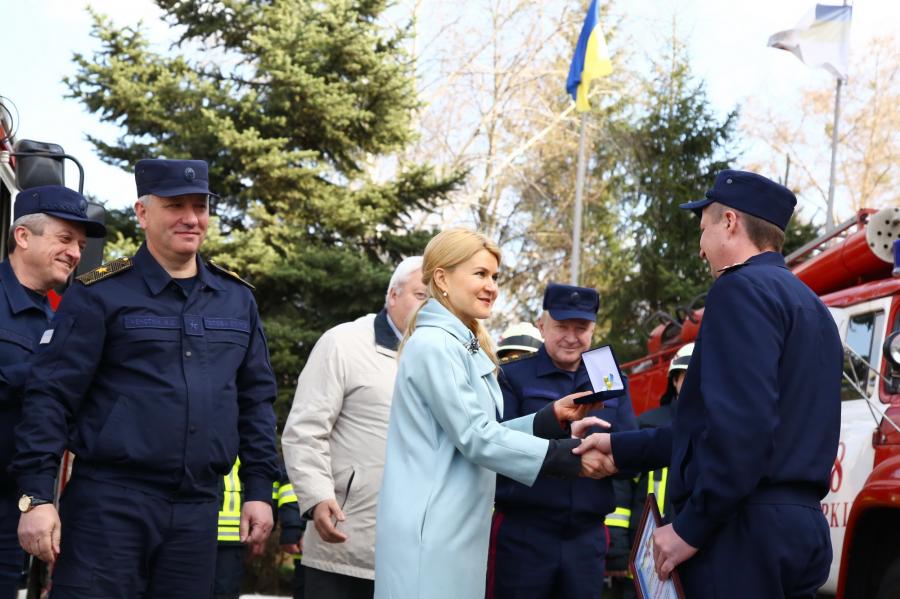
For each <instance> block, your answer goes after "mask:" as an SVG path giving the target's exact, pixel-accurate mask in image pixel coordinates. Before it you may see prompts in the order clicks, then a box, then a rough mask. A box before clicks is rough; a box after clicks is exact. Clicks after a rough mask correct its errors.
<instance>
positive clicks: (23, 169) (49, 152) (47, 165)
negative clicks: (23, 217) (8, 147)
mask: <svg viewBox="0 0 900 599" xmlns="http://www.w3.org/2000/svg"><path fill="white" fill-rule="evenodd" d="M15 153H16V161H17V163H16V185H18V186H19V189H28V188H30V187H38V186H40V185H65V184H66V176H65V168H64V167H63V158H64V156H65V152H64V151H63V149H62V146H60V145H58V144H53V143H46V142H42V141H34V140H31V139H20V140H19V141H17V142H16V146H15ZM29 154H31V155H29Z"/></svg>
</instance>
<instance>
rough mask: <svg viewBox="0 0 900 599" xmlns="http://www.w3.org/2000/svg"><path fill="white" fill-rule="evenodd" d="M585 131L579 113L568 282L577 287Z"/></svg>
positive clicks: (582, 117)
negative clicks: (570, 268)
mask: <svg viewBox="0 0 900 599" xmlns="http://www.w3.org/2000/svg"><path fill="white" fill-rule="evenodd" d="M586 131H587V113H586V112H582V113H581V130H580V131H579V133H578V168H577V170H576V175H575V217H574V219H573V222H572V272H571V273H570V275H571V276H570V277H569V279H570V282H571V283H572V285H578V279H579V276H580V273H581V213H582V208H581V196H582V193H583V192H584V171H585V169H586V165H585V162H586V161H585V158H584V145H585V143H584V138H585V137H586V135H585V132H586Z"/></svg>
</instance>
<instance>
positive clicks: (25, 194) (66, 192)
mask: <svg viewBox="0 0 900 599" xmlns="http://www.w3.org/2000/svg"><path fill="white" fill-rule="evenodd" d="M87 208H88V201H87V200H86V199H84V196H83V195H81V194H80V193H78V192H77V191H75V190H74V189H69V188H68V187H65V186H63V185H41V186H40V187H30V188H28V189H23V190H22V191H20V192H19V194H18V195H17V196H16V206H15V209H14V210H13V220H18V219H19V218H21V217H23V216H28V215H29V214H49V215H50V216H55V217H56V218H61V219H62V220H66V221H69V222H73V223H81V224H83V225H84V232H85V235H87V236H88V237H106V226H104V224H103V223H102V222H100V221H98V220H94V219H92V218H89V217H88V215H87Z"/></svg>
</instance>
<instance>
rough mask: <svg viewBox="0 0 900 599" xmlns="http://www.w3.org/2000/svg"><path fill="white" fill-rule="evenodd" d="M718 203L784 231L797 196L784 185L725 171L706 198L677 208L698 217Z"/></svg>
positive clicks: (718, 176) (753, 175) (756, 176)
mask: <svg viewBox="0 0 900 599" xmlns="http://www.w3.org/2000/svg"><path fill="white" fill-rule="evenodd" d="M713 202H719V203H720V204H724V205H726V206H729V207H731V208H735V209H737V210H740V211H741V212H746V213H747V214H752V215H753V216H758V217H759V218H761V219H763V220H767V221H769V222H770V223H772V224H773V225H775V226H777V227H778V228H779V229H781V230H782V231H784V230H785V229H786V228H787V225H788V221H789V220H791V215H792V214H793V213H794V206H796V205H797V197H796V196H795V195H794V192H792V191H791V190H790V189H788V188H787V187H785V186H784V185H779V184H778V183H776V182H775V181H772V180H771V179H767V178H765V177H763V176H762V175H757V174H756V173H750V172H747V171H733V170H724V171H720V172H719V174H718V175H716V181H715V183H713V187H712V189H710V190H709V191H707V192H706V197H705V198H704V199H702V200H697V201H695V202H688V203H687V204H682V205H681V206H679V207H680V208H682V209H683V210H693V211H694V214H696V215H697V216H700V213H701V212H703V209H704V208H706V207H707V206H709V205H710V204H712V203H713Z"/></svg>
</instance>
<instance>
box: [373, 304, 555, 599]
mask: <svg viewBox="0 0 900 599" xmlns="http://www.w3.org/2000/svg"><path fill="white" fill-rule="evenodd" d="M473 339H474V335H473V334H472V332H471V331H470V330H469V329H468V328H466V327H465V325H463V323H462V322H461V321H460V320H459V319H458V318H456V316H454V315H453V314H452V313H451V312H450V311H448V310H447V309H446V308H444V307H443V306H442V305H441V304H440V303H438V302H437V301H435V300H433V299H432V300H429V301H428V302H427V303H426V304H425V306H424V307H423V308H422V309H421V310H420V311H419V314H418V318H417V321H416V330H415V332H414V333H413V334H412V336H410V338H409V339H408V340H407V343H406V345H405V347H404V348H403V351H402V353H401V355H400V364H399V370H398V372H397V381H396V385H395V387H394V399H393V403H392V405H391V416H390V424H389V426H388V439H387V458H386V462H385V468H384V480H383V482H382V486H381V494H380V496H379V500H378V515H377V518H376V520H375V528H376V532H375V598H376V599H443V598H447V599H483V597H484V587H485V571H486V566H487V554H488V541H489V537H490V526H491V509H492V507H493V503H494V481H495V478H496V474H495V473H496V472H499V473H501V474H503V475H504V476H508V477H509V478H512V479H514V480H517V481H519V482H521V483H524V484H526V485H531V484H533V483H534V480H535V478H537V475H538V472H539V471H540V469H541V465H542V464H543V461H544V456H545V455H546V453H547V447H548V441H546V440H545V439H539V438H537V437H534V436H532V435H531V432H532V430H533V421H534V415H529V416H525V417H522V418H517V419H515V420H511V421H508V422H504V423H502V424H501V423H498V422H497V419H496V413H497V412H498V411H499V412H502V410H503V398H502V395H501V393H500V387H499V386H498V384H497V378H496V376H495V375H494V368H495V367H494V364H493V362H491V360H490V359H489V358H488V357H487V355H485V354H484V352H483V351H481V350H480V349H477V350H475V351H474V353H473V352H472V351H471V350H472V349H473V348H472V347H471V345H470V344H471V342H472V340H473Z"/></svg>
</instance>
